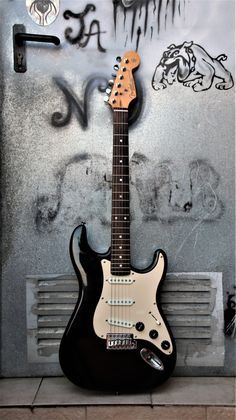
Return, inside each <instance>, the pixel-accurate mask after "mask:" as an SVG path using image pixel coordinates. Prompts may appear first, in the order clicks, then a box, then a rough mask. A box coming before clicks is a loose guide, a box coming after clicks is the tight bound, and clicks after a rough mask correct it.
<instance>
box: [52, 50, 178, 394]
mask: <svg viewBox="0 0 236 420" xmlns="http://www.w3.org/2000/svg"><path fill="white" fill-rule="evenodd" d="M139 64H140V58H139V55H138V54H137V53H136V52H134V51H130V52H127V53H126V54H125V55H124V57H123V58H122V60H121V59H120V68H119V70H118V72H117V76H116V79H115V82H114V84H113V87H112V89H111V92H109V91H108V93H110V97H109V98H107V99H108V102H109V104H110V105H111V107H112V109H113V118H114V122H113V173H112V220H111V248H110V249H109V250H108V251H107V252H106V253H104V254H98V253H97V252H95V251H94V250H92V249H91V248H90V246H89V244H88V241H87V234H86V226H85V224H82V225H80V226H79V227H77V228H76V229H75V230H74V232H73V234H72V237H71V241H70V254H71V259H72V263H73V266H74V269H75V272H76V274H77V277H78V281H79V297H78V301H77V304H76V307H75V309H74V312H73V314H72V316H71V319H70V321H69V323H68V325H67V327H66V330H65V333H64V335H63V337H62V340H61V345H60V350H59V360H60V364H61V367H62V370H63V372H64V374H65V375H66V376H67V377H68V379H69V380H71V381H72V382H73V383H75V384H77V385H79V386H81V387H85V388H90V389H96V390H102V391H112V392H113V391H114V392H140V391H144V390H148V389H151V388H153V387H155V386H157V385H159V384H160V383H162V382H164V381H165V380H166V379H168V377H169V376H170V375H171V373H172V371H173V369H174V367H175V362H176V349H175V344H174V340H173V336H172V334H171V330H170V328H169V326H168V324H167V321H166V319H165V317H164V314H163V312H162V310H161V308H160V305H159V292H160V286H161V283H162V281H163V279H164V276H165V273H166V268H167V258H166V254H165V253H164V251H162V250H160V249H159V250H157V251H156V252H155V254H154V257H153V261H152V264H151V265H150V266H149V267H148V268H146V269H145V270H138V269H135V268H133V267H132V266H131V263H130V216H129V213H130V212H129V151H128V108H129V104H130V103H131V101H132V100H133V99H135V98H136V88H135V83H134V79H133V71H134V70H135V69H136V68H137V67H138V66H139Z"/></svg>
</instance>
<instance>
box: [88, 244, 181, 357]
mask: <svg viewBox="0 0 236 420" xmlns="http://www.w3.org/2000/svg"><path fill="white" fill-rule="evenodd" d="M101 264H102V270H103V280H104V281H103V290H102V294H101V297H100V300H99V302H98V305H97V307H96V310H95V313H94V319H93V326H94V330H95V332H96V334H97V335H98V336H99V337H101V338H104V339H106V336H107V334H108V333H129V334H133V336H134V338H135V339H142V340H147V341H150V342H151V343H153V344H154V345H155V346H156V347H158V349H160V350H161V351H162V352H163V353H165V354H171V353H172V351H173V345H172V341H171V338H170V335H169V332H168V330H167V328H166V326H165V323H164V321H163V319H162V317H161V315H160V312H159V311H158V308H157V305H156V290H157V287H158V285H159V283H160V281H161V278H162V274H163V271H164V267H165V260H164V257H163V255H162V253H161V252H160V253H159V258H158V262H157V264H156V266H155V267H154V269H153V270H152V271H149V272H148V273H136V272H134V271H131V272H130V274H129V275H128V276H115V275H112V274H111V263H110V261H108V260H105V259H104V260H102V261H101ZM138 322H142V323H143V324H144V326H145V328H144V330H143V331H137V329H136V328H135V325H136V323H138ZM151 330H156V331H157V332H158V337H157V338H155V339H152V338H150V336H149V332H150V331H151ZM163 341H168V342H169V343H170V347H169V349H168V350H165V349H163V348H162V347H161V343H162V342H163Z"/></svg>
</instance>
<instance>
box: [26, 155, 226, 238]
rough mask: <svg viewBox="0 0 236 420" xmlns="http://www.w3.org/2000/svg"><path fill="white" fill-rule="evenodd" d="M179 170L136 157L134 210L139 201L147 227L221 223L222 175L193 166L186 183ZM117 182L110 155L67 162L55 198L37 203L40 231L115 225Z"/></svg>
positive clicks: (133, 166) (133, 162) (58, 178)
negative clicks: (94, 223) (113, 205)
mask: <svg viewBox="0 0 236 420" xmlns="http://www.w3.org/2000/svg"><path fill="white" fill-rule="evenodd" d="M175 169H176V168H174V165H173V163H171V162H162V163H160V164H158V165H154V164H153V162H151V161H150V160H149V159H147V158H146V157H145V156H144V155H141V154H138V153H134V155H133V156H132V159H131V174H132V177H131V210H132V203H133V200H134V201H135V202H137V201H138V203H139V209H140V210H141V213H142V214H143V220H144V222H146V223H147V222H149V221H161V222H162V223H168V224H170V223H174V222H176V221H177V222H178V221H179V220H193V221H197V226H198V225H199V224H200V223H203V222H209V221H214V220H217V219H219V218H220V217H221V216H222V214H223V210H224V208H223V204H222V202H221V201H220V199H219V198H218V196H217V193H216V191H215V190H216V189H217V187H218V184H219V176H218V175H217V173H216V171H215V170H214V168H213V167H212V166H211V165H210V164H209V163H208V162H207V161H201V160H195V161H192V162H191V163H190V164H189V167H188V171H189V172H188V177H187V176H184V177H183V179H188V182H186V183H185V184H184V183H183V180H181V181H179V180H177V179H175V178H174V176H173V174H174V172H175ZM78 179H79V181H78ZM111 179H112V178H111V164H110V162H108V160H107V159H106V158H105V157H104V156H101V155H93V156H91V155H89V154H87V153H84V154H78V155H75V156H73V157H72V158H71V159H69V160H68V161H65V162H63V163H62V164H61V168H60V170H59V171H57V173H56V174H55V185H56V186H55V193H54V194H52V195H40V196H38V197H37V198H36V200H35V203H34V212H35V225H36V228H37V231H38V232H45V231H46V232H50V231H52V230H53V229H55V228H56V226H58V227H59V226H61V225H65V223H66V224H67V225H68V226H74V225H76V224H77V223H79V222H81V221H83V220H84V221H87V222H88V221H89V220H92V219H94V218H97V219H98V220H100V222H101V224H102V225H108V226H109V225H110V214H109V209H110V199H111V196H110V190H111ZM135 196H136V198H135ZM90 197H91V198H90ZM81 203H84V205H81ZM76 205H77V208H76ZM136 210H137V209H136ZM131 215H132V218H131V219H133V218H134V217H135V215H136V212H132V211H131ZM56 219H57V225H56V226H55V221H56Z"/></svg>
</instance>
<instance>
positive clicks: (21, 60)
mask: <svg viewBox="0 0 236 420" xmlns="http://www.w3.org/2000/svg"><path fill="white" fill-rule="evenodd" d="M26 41H32V42H46V43H50V44H55V45H57V46H58V45H60V39H59V38H58V37H57V36H53V35H41V34H27V33H26V32H25V26H24V25H18V24H16V25H14V26H13V52H14V70H15V72H17V73H25V72H26V70H27V64H26Z"/></svg>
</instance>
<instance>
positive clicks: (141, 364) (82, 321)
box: [59, 225, 176, 393]
mask: <svg viewBox="0 0 236 420" xmlns="http://www.w3.org/2000/svg"><path fill="white" fill-rule="evenodd" d="M70 252H71V259H72V262H73V265H74V269H75V271H76V274H77V277H78V281H79V298H78V302H77V304H76V307H75V309H74V312H73V314H72V316H71V318H70V321H69V323H68V325H67V328H66V330H65V333H64V335H63V338H62V340H61V345H60V350H59V359H60V364H61V367H62V370H63V372H64V374H65V375H66V376H67V378H68V379H70V381H72V382H73V383H75V384H76V385H79V386H81V387H84V388H88V389H96V390H101V391H110V392H126V393H132V392H141V391H147V390H149V389H151V388H154V387H156V386H157V385H159V384H161V383H162V382H164V381H166V379H167V378H168V377H169V376H170V375H171V373H172V371H173V369H174V367H175V363H176V349H175V344H174V340H173V336H172V334H171V330H170V328H169V327H168V324H167V321H166V319H165V316H164V315H163V312H162V311H161V308H160V307H159V306H158V301H157V307H158V309H159V311H160V313H161V315H162V318H163V320H164V322H165V324H166V327H167V329H168V332H169V334H170V337H171V339H172V344H173V351H172V353H171V354H170V355H167V354H164V353H163V352H162V351H160V350H159V349H158V348H157V347H156V346H154V345H153V344H152V343H151V342H149V341H147V340H137V348H136V349H132V350H123V349H122V350H110V349H107V348H106V339H102V338H99V337H98V335H97V334H96V333H95V331H94V327H93V318H94V312H95V309H96V307H97V304H98V301H99V299H100V297H101V293H102V288H103V271H102V267H101V260H102V259H104V258H105V259H107V260H110V250H109V251H108V252H107V253H105V254H97V253H96V252H94V251H93V250H92V249H91V248H90V247H89V245H88V242H87V234H86V227H85V225H81V226H79V227H78V228H76V229H75V231H74V232H73V234H72V237H71V242H70ZM159 252H160V250H158V251H156V253H155V256H154V260H153V263H152V265H151V266H150V267H148V269H146V270H144V271H143V272H149V271H150V270H151V269H152V267H153V265H155V261H156V259H157V256H158V253H159ZM161 252H162V253H163V251H161ZM163 254H164V253H163ZM164 255H165V254H164ZM165 258H166V257H165ZM165 262H166V261H165ZM135 271H136V272H141V271H140V270H135ZM164 274H165V273H164ZM163 278H164V275H163ZM163 278H162V280H163ZM161 283H162V281H161ZM159 291H160V287H159V288H158V292H159ZM154 298H155V297H154ZM143 348H145V349H149V350H151V351H152V352H153V353H155V355H156V356H157V357H158V358H159V359H160V360H161V361H162V363H163V366H164V369H163V370H159V369H155V368H153V367H152V366H150V364H148V363H147V362H146V361H145V360H143V358H142V357H141V355H140V351H141V349H143Z"/></svg>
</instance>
